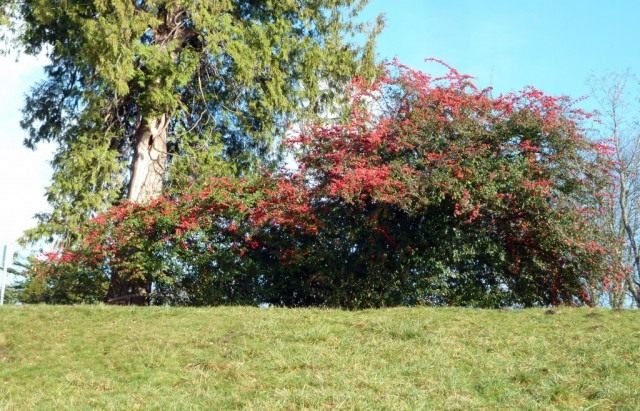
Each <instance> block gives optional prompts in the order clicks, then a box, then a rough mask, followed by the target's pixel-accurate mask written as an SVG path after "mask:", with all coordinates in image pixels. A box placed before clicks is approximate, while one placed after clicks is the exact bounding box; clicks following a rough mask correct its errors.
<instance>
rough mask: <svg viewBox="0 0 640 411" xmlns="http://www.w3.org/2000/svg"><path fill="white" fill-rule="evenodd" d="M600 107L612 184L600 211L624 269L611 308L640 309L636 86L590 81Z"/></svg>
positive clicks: (633, 81)
mask: <svg viewBox="0 0 640 411" xmlns="http://www.w3.org/2000/svg"><path fill="white" fill-rule="evenodd" d="M589 83H590V85H591V91H592V96H593V97H594V99H595V101H596V102H597V104H598V113H599V116H598V120H599V121H598V133H599V137H600V138H602V139H605V140H608V142H609V144H610V146H611V149H612V151H613V152H612V155H613V158H614V164H613V167H612V173H613V176H612V177H613V181H614V184H613V185H612V186H611V189H610V193H609V194H610V197H609V198H608V199H605V200H606V201H603V204H602V206H603V207H604V208H608V209H606V210H605V213H603V219H602V223H604V224H605V225H606V228H607V229H609V230H611V232H612V233H614V234H615V235H616V237H618V238H620V239H621V240H622V243H621V245H620V247H617V249H616V247H612V249H613V250H614V251H613V254H614V255H612V256H611V257H612V258H613V259H617V260H618V263H620V264H621V266H626V267H628V269H627V270H626V272H625V275H623V276H620V278H617V279H614V283H613V284H610V285H609V287H608V293H609V295H608V297H609V303H610V304H611V305H612V306H613V307H616V308H618V307H622V306H623V305H624V304H625V300H627V301H628V299H627V296H629V297H630V298H631V300H632V302H633V304H635V305H636V306H638V307H640V248H639V244H640V121H639V120H640V104H639V103H640V100H638V98H639V97H640V83H638V79H637V77H635V76H634V75H633V74H632V73H631V72H629V71H626V72H624V73H621V74H609V75H606V76H603V77H593V78H591V79H590V81H589Z"/></svg>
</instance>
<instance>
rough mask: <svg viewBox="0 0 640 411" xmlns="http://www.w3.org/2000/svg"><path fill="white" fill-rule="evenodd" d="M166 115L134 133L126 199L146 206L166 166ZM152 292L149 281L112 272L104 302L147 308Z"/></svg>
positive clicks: (158, 190)
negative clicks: (124, 276) (133, 146)
mask: <svg viewBox="0 0 640 411" xmlns="http://www.w3.org/2000/svg"><path fill="white" fill-rule="evenodd" d="M168 119H169V116H168V115H167V114H162V115H160V116H158V117H156V118H148V119H146V118H143V119H142V120H141V122H140V125H139V126H138V129H137V131H136V134H135V152H134V155H133V159H132V160H131V168H130V171H131V174H130V176H131V177H130V181H129V192H128V196H127V199H128V200H129V201H132V202H135V203H148V202H149V201H151V200H153V199H154V198H157V197H159V196H160V195H162V187H163V181H164V174H165V169H166V166H167V126H168V123H169V121H168ZM150 293H151V278H150V277H149V276H148V275H145V276H144V277H142V278H122V277H121V276H120V275H119V274H118V273H117V272H113V273H111V281H110V284H109V290H108V292H107V296H106V298H105V301H106V302H107V303H109V304H124V305H130V304H133V305H147V304H149V296H150Z"/></svg>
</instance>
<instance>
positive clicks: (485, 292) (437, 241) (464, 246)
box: [47, 63, 619, 307]
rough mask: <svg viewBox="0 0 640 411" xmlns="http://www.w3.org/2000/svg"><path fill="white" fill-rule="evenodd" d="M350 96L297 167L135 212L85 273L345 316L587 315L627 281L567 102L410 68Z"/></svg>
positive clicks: (218, 183)
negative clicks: (532, 309)
mask: <svg viewBox="0 0 640 411" xmlns="http://www.w3.org/2000/svg"><path fill="white" fill-rule="evenodd" d="M348 92H349V93H350V98H351V103H352V105H351V113H350V115H349V117H348V118H347V119H345V120H344V121H341V122H339V123H337V124H331V125H327V124H320V125H315V126H312V127H310V128H308V129H305V130H303V131H302V132H301V133H300V134H298V135H297V136H295V137H294V138H292V139H290V140H289V141H288V145H289V147H290V148H291V150H292V151H293V152H294V153H295V155H296V158H297V168H296V170H295V171H291V170H283V171H281V172H279V173H276V174H269V175H265V176H264V177H263V178H260V179H254V180H251V181H248V180H231V179H225V180H220V179H218V180H213V181H212V182H211V183H210V184H208V185H207V186H204V187H201V188H200V189H198V190H191V191H189V192H185V193H184V194H183V195H182V196H180V197H178V198H166V197H165V198H161V199H158V200H156V201H154V202H153V203H151V204H147V205H139V204H131V203H125V204H123V205H121V206H119V207H117V208H115V209H113V210H111V211H109V212H108V213H106V214H104V215H100V216H98V217H97V218H96V219H94V220H93V221H92V222H91V223H90V224H88V225H87V226H86V227H85V231H84V232H83V233H82V235H81V237H82V238H83V242H82V243H81V244H79V245H78V246H77V247H75V248H74V249H72V250H70V251H67V252H72V253H73V258H71V259H69V261H72V263H73V264H72V265H73V269H74V270H77V269H78V267H83V270H85V269H86V270H94V271H95V272H96V273H101V274H102V275H104V276H106V277H109V278H112V277H113V276H117V277H118V278H122V279H126V281H123V284H127V285H128V286H130V285H131V284H132V282H131V280H132V279H135V278H140V279H141V284H144V283H145V281H142V279H145V280H148V279H149V278H151V279H152V280H153V282H154V284H155V287H154V289H153V290H148V295H145V296H144V297H143V299H144V300H145V301H146V300H148V298H149V296H150V295H154V296H155V298H159V299H164V300H168V301H173V302H183V303H189V304H225V303H256V302H270V303H274V304H282V305H287V306H301V305H330V306H342V307H369V306H384V305H399V304H422V303H426V304H456V305H474V306H504V305H514V304H517V305H525V306H531V305H544V304H559V303H589V302H590V297H589V293H588V292H587V291H588V290H589V289H590V288H592V287H594V286H595V285H596V284H599V283H601V282H602V280H603V278H607V277H610V276H614V275H617V274H618V272H619V268H618V267H615V266H612V265H611V264H609V263H608V262H607V258H606V256H607V244H610V243H611V239H610V238H607V236H606V235H605V233H602V232H600V231H598V230H597V229H596V228H595V225H594V224H592V220H594V219H596V218H597V217H598V216H597V214H596V207H595V204H597V203H598V202H599V201H600V200H601V198H600V197H599V196H600V193H601V190H602V188H603V187H604V186H606V184H607V183H608V178H607V167H608V157H607V155H608V153H607V147H606V146H605V145H602V144H599V143H593V142H591V141H589V140H588V139H586V138H585V136H584V134H583V131H582V129H581V127H580V125H581V123H582V121H583V120H584V119H585V116H586V115H585V113H583V112H582V111H580V110H577V109H575V108H573V106H572V104H571V101H570V100H569V99H567V98H555V97H550V96H547V95H545V94H543V93H542V92H540V91H538V90H535V89H532V88H528V89H525V90H524V91H522V92H520V93H514V94H507V95H500V96H497V97H494V96H493V95H492V93H491V91H490V90H480V89H478V88H477V87H476V86H475V85H474V84H473V82H472V80H471V78H469V77H468V76H465V75H462V74H459V73H458V72H457V71H455V70H454V69H451V68H448V72H447V74H446V75H444V76H443V77H439V78H435V77H432V76H429V75H426V74H424V73H421V72H418V71H414V70H411V69H409V68H407V67H405V66H402V65H400V64H397V63H394V64H390V65H388V66H387V67H386V70H385V74H384V75H383V76H381V77H379V78H378V79H377V80H376V81H375V82H374V83H373V84H370V83H365V82H363V81H358V80H356V81H354V82H353V84H352V87H351V89H350V90H349V91H348ZM67 266H68V265H61V264H53V265H48V268H47V270H48V271H47V272H48V273H49V275H50V276H54V277H55V276H59V275H61V274H60V271H64V269H63V268H64V267H67ZM115 283H116V284H117V281H116V282H115ZM111 285H112V286H114V282H113V281H112V282H111ZM125 294H126V293H125Z"/></svg>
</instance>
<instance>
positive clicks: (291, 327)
mask: <svg viewBox="0 0 640 411" xmlns="http://www.w3.org/2000/svg"><path fill="white" fill-rule="evenodd" d="M0 324H1V328H0V409H8V410H27V409H52V410H53V409H56V410H58V409H74V410H76V409H158V410H173V409H176V410H189V409H207V410H209V409H210V410H222V409H260V410H277V409H362V410H371V409H394V410H397V409H407V410H414V409H460V410H467V409H587V408H589V409H598V410H606V409H612V410H613V409H615V410H619V409H628V410H635V409H640V372H639V371H638V370H639V367H640V313H638V312H631V311H627V312H613V311H604V310H600V311H589V310H587V309H560V310H559V312H558V313H556V314H554V315H547V314H545V312H544V311H543V310H523V311H487V310H472V309H429V308H413V309H408V308H406V309H405V308H402V309H385V310H368V311H353V312H350V311H336V310H311V309H304V310H303V309H299V310H288V309H268V310H260V309H257V308H209V309H196V308H123V307H105V306H93V307H90V306H81V307H45V306H24V307H5V308H2V309H0Z"/></svg>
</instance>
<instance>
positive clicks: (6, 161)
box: [0, 0, 640, 245]
mask: <svg viewBox="0 0 640 411" xmlns="http://www.w3.org/2000/svg"><path fill="white" fill-rule="evenodd" d="M380 13H384V14H385V15H386V29H385V30H384V31H383V33H382V34H381V36H380V38H379V41H378V56H379V57H380V58H393V57H398V58H399V59H400V60H401V61H402V62H404V63H405V64H408V65H411V66H413V67H416V68H420V69H424V70H427V71H428V70H429V69H430V68H433V67H430V66H429V65H427V64H425V63H424V59H425V58H426V57H437V58H440V59H443V60H445V61H446V62H448V63H449V64H451V65H453V66H455V67H456V68H457V69H459V70H460V71H462V72H465V73H468V74H472V75H474V76H476V77H477V78H478V82H479V83H480V84H481V85H482V86H489V85H491V86H493V87H494V88H495V90H496V91H498V92H503V91H509V90H515V89H520V88H522V87H524V86H527V85H533V86H536V87H538V88H540V89H542V90H544V91H546V92H548V93H551V94H555V95H560V94H566V95H570V96H572V97H580V96H583V95H586V94H588V90H589V89H588V87H587V86H586V81H587V79H588V78H589V77H590V76H592V75H597V76H601V75H604V74H607V73H609V72H622V71H624V70H626V69H631V70H632V71H634V72H636V74H638V73H640V24H638V21H637V20H638V18H639V16H640V1H637V0H609V1H603V0H582V1H578V0H537V1H534V0H511V1H507V0H371V2H370V4H369V6H367V9H366V11H365V17H366V18H368V19H373V18H374V17H375V16H376V15H378V14H380ZM42 64H43V61H42V59H34V58H25V57H23V58H22V59H21V60H20V61H19V62H18V63H15V56H10V57H0V93H1V94H0V95H1V96H2V98H1V99H0V147H2V149H0V245H2V244H6V243H8V244H13V243H14V241H15V239H16V238H17V237H19V236H20V234H21V232H22V231H23V230H24V229H26V228H28V227H29V226H31V225H33V224H34V221H33V220H32V219H31V216H32V215H33V214H35V213H36V212H40V211H44V210H46V202H45V201H44V198H43V195H44V187H45V186H46V184H47V182H48V178H49V173H50V170H49V168H48V165H47V161H48V159H50V158H51V147H43V148H41V149H40V150H38V151H37V152H35V153H34V152H31V151H29V150H27V149H26V148H24V147H23V146H22V145H21V142H22V140H23V138H24V133H23V131H21V130H20V127H19V125H18V122H19V119H20V107H21V106H22V98H23V95H24V94H25V93H26V92H27V91H28V88H29V86H30V85H32V84H33V83H34V82H35V81H36V80H37V79H38V78H39V76H40V75H41V74H40V73H41V67H42ZM639 97H640V96H639ZM585 104H586V105H587V106H589V102H586V103H585Z"/></svg>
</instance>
